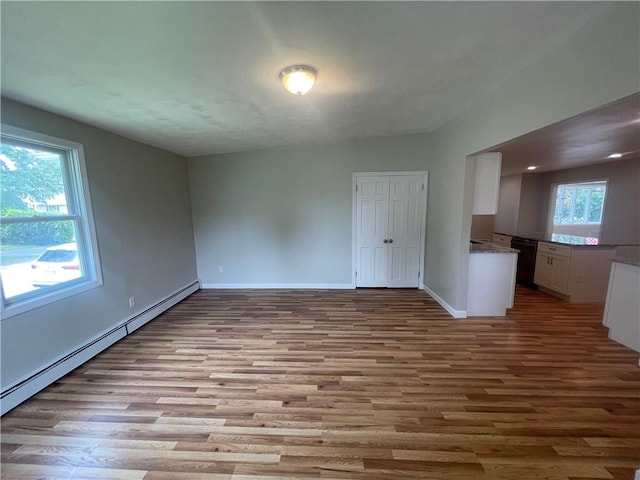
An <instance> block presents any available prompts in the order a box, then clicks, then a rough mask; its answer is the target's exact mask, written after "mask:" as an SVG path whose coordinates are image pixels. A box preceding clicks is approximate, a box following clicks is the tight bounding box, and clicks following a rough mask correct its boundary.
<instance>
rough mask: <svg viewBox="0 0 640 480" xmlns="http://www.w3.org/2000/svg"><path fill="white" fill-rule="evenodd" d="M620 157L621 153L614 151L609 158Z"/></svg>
mask: <svg viewBox="0 0 640 480" xmlns="http://www.w3.org/2000/svg"><path fill="white" fill-rule="evenodd" d="M620 157H622V154H621V153H612V154H611V155H609V156H608V157H607V158H620Z"/></svg>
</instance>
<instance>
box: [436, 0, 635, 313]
mask: <svg viewBox="0 0 640 480" xmlns="http://www.w3.org/2000/svg"><path fill="white" fill-rule="evenodd" d="M639 18H640V5H639V4H637V3H631V2H628V3H626V2H616V3H611V6H610V7H608V8H607V9H606V10H605V12H604V13H603V14H602V15H601V16H599V17H598V18H596V19H595V20H594V21H593V22H590V23H589V24H587V25H585V26H584V27H583V28H582V29H580V30H579V31H578V32H577V33H576V34H575V35H573V36H572V37H571V38H570V39H569V40H568V41H566V42H565V43H563V44H562V45H559V46H558V47H557V48H556V49H555V50H553V51H552V52H550V53H548V54H547V55H545V56H543V57H542V58H541V59H540V60H539V61H538V62H537V63H535V64H533V65H531V66H529V67H527V68H525V69H523V70H522V71H520V72H519V74H518V75H516V76H514V78H512V79H510V80H508V81H506V82H504V83H503V84H501V85H499V86H497V87H496V90H495V91H494V92H493V93H491V94H488V95H485V96H483V98H482V99H481V100H479V101H478V102H476V103H475V104H474V105H472V106H471V107H470V108H469V109H468V110H467V111H466V112H464V113H463V114H461V115H459V116H457V117H456V118H454V119H453V120H451V121H450V122H448V123H447V124H445V125H444V126H443V127H441V128H440V129H438V130H437V131H436V132H434V135H433V155H434V162H432V165H433V168H432V169H431V171H430V175H431V178H432V179H438V181H437V182H435V181H434V182H433V184H432V186H431V188H430V190H429V198H430V201H431V206H432V207H433V205H434V204H437V205H438V208H437V209H435V208H430V210H429V221H428V227H427V265H426V273H427V277H426V279H425V280H426V283H427V285H428V286H429V287H430V288H431V289H432V290H433V291H434V292H436V293H437V294H438V295H439V296H440V298H442V299H444V300H445V301H446V302H447V303H448V304H449V305H451V306H453V308H454V309H456V310H462V309H464V306H465V304H466V296H467V273H468V272H467V270H468V264H469V243H468V242H469V237H470V232H471V217H472V215H471V212H472V195H473V173H474V172H473V166H472V165H470V163H469V160H467V159H466V157H467V156H468V155H470V154H473V153H476V152H480V151H485V150H487V149H490V148H492V147H493V146H494V145H499V144H501V143H504V142H506V141H508V140H511V139H513V138H517V137H519V136H520V135H523V134H525V133H529V132H532V131H534V130H537V129H539V128H542V127H544V126H547V125H550V124H552V123H556V122H558V121H560V120H564V119H566V118H569V117H572V116H574V115H577V114H580V113H583V112H586V111H589V110H592V109H593V108H596V107H599V106H602V105H604V104H607V103H610V102H612V101H615V100H618V99H620V98H623V97H626V96H628V95H631V94H633V93H636V92H637V91H638V85H640V46H639V45H638V41H637V32H638V30H639V29H640V25H639ZM611 72H616V74H615V75H611ZM460 192H462V194H460Z"/></svg>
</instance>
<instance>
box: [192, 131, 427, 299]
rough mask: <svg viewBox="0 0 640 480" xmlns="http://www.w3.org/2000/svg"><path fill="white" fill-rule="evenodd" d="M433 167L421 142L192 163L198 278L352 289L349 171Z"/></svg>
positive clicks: (335, 146)
mask: <svg viewBox="0 0 640 480" xmlns="http://www.w3.org/2000/svg"><path fill="white" fill-rule="evenodd" d="M429 158H430V142H429V135H427V134H420V135H407V136H395V137H386V138H377V139H369V140H361V141H349V142H337V143H327V144H312V145H304V146H290V147H283V148H271V149H265V150H257V151H251V152H241V153H233V154H226V155H215V156H210V157H198V158H192V159H190V160H189V175H190V181H191V198H192V200H191V201H192V204H193V219H194V231H195V241H196V254H197V262H198V276H199V278H200V279H201V281H202V283H203V284H204V285H205V286H207V285H210V286H213V285H216V284H217V285H220V284H224V285H229V284H231V285H248V284H254V285H255V284H269V285H270V284H280V285H283V284H314V285H333V286H342V287H345V286H348V285H350V284H351V281H352V279H351V249H352V235H351V233H352V232H351V230H352V223H351V218H352V216H351V213H352V176H351V174H352V172H357V171H411V170H428V167H429V160H428V159H429ZM436 207H437V206H436ZM219 266H222V267H223V269H224V272H222V273H220V272H219V271H218V270H219V269H218V267H219Z"/></svg>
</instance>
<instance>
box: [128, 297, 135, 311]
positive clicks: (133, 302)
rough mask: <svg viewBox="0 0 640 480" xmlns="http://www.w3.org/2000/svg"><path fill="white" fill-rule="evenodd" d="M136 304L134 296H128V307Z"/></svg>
mask: <svg viewBox="0 0 640 480" xmlns="http://www.w3.org/2000/svg"><path fill="white" fill-rule="evenodd" d="M135 306H136V297H129V308H133V307H135Z"/></svg>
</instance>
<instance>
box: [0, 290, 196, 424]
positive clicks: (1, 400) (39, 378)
mask: <svg viewBox="0 0 640 480" xmlns="http://www.w3.org/2000/svg"><path fill="white" fill-rule="evenodd" d="M199 289H200V282H199V281H197V280H196V281H194V282H192V283H190V284H189V285H187V286H185V287H183V288H181V289H180V290H178V291H177V292H174V293H172V294H171V295H169V296H168V297H166V298H164V299H163V300H161V301H159V302H158V303H156V304H155V305H152V306H151V307H149V308H147V309H146V310H144V311H142V312H140V313H138V314H136V315H134V316H133V317H131V318H128V319H126V320H124V321H123V322H121V323H120V324H118V325H117V326H115V327H113V328H111V329H110V330H108V331H105V332H102V333H100V334H99V335H97V336H95V337H93V338H92V339H90V340H89V341H87V342H86V343H84V344H82V345H80V346H78V347H77V348H75V349H74V350H73V351H71V352H69V353H67V354H66V355H63V356H62V357H60V358H58V359H57V360H55V361H53V362H51V363H49V364H47V365H43V366H42V367H40V368H38V369H37V370H36V371H34V372H31V373H30V374H28V375H26V376H25V377H23V378H22V379H20V380H19V381H17V382H15V383H13V384H12V385H9V386H7V387H6V388H3V390H2V393H0V415H4V414H5V413H7V412H8V411H10V410H12V409H13V408H14V407H16V406H18V405H20V404H21V403H22V402H24V401H25V400H27V399H28V398H30V397H32V396H33V395H35V394H36V393H38V392H39V391H40V390H42V389H44V388H46V387H48V386H49V385H51V384H52V383H53V382H55V381H56V380H58V379H59V378H61V377H63V376H64V375H66V374H67V373H69V372H71V371H72V370H74V369H75V368H78V367H79V366H80V365H82V364H83V363H85V362H86V361H88V360H90V359H91V358H93V357H95V356H96V355H97V354H99V353H100V352H102V351H103V350H104V349H106V348H107V347H110V346H111V345H113V344H114V343H116V342H117V341H119V340H121V339H123V338H124V337H126V336H127V335H129V334H130V333H132V332H134V331H135V330H137V329H138V328H140V327H141V326H143V325H144V324H145V323H147V322H149V321H151V320H153V319H154V318H155V317H157V316H158V315H160V314H161V313H162V312H164V311H166V310H168V309H170V308H171V307H173V306H174V305H175V304H177V303H178V302H181V301H182V300H184V299H185V298H187V297H188V296H189V295H191V294H192V293H194V292H196V291H197V290H199Z"/></svg>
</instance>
